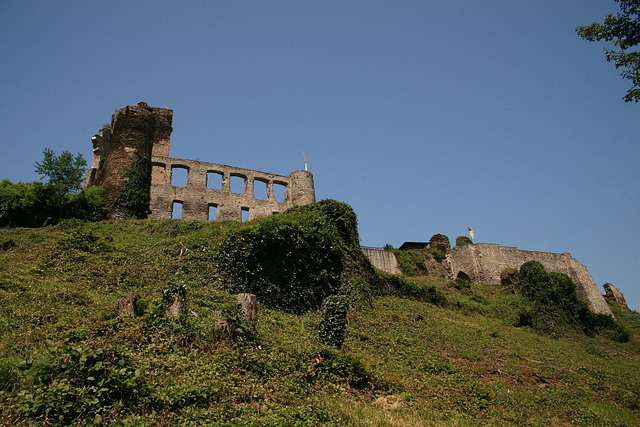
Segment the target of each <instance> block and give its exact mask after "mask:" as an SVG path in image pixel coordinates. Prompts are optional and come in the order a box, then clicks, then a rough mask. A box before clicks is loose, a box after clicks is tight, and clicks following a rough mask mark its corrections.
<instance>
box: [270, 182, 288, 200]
mask: <svg viewBox="0 0 640 427" xmlns="http://www.w3.org/2000/svg"><path fill="white" fill-rule="evenodd" d="M286 192H287V186H286V185H284V184H277V183H273V196H274V197H275V198H276V201H277V202H278V203H284V196H285V193H286Z"/></svg>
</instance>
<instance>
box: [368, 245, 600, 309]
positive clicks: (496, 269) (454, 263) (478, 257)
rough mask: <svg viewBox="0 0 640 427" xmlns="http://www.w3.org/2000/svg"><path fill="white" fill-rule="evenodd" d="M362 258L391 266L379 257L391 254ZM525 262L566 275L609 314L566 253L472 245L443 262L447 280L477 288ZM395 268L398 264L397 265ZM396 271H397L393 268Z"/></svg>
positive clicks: (590, 301) (589, 280)
mask: <svg viewBox="0 0 640 427" xmlns="http://www.w3.org/2000/svg"><path fill="white" fill-rule="evenodd" d="M371 252H381V253H382V252H385V253H384V254H377V256H376V254H372V253H371ZM365 254H366V255H367V256H368V257H369V259H370V260H371V262H372V264H373V265H374V266H375V267H376V268H378V269H381V270H384V271H388V272H389V273H394V272H395V271H389V270H387V266H388V265H392V264H393V262H392V261H390V260H388V259H385V262H384V263H381V262H380V259H383V258H382V256H383V255H384V256H386V257H389V256H393V252H391V251H381V250H380V251H375V250H368V251H365ZM527 261H538V262H540V263H541V264H542V265H544V267H545V268H546V269H547V271H557V272H559V273H565V274H566V275H568V276H569V277H571V280H573V282H574V283H575V285H576V293H577V294H578V296H579V297H580V298H581V299H582V300H583V301H585V302H587V304H589V308H590V309H591V310H592V311H594V312H596V313H605V314H610V315H612V313H611V309H610V308H609V306H608V305H607V303H606V301H605V300H604V297H603V295H602V294H601V293H600V291H599V290H598V286H597V285H596V283H595V281H594V280H593V277H591V274H590V273H589V270H587V267H585V266H584V265H582V264H580V263H579V262H578V261H576V260H575V259H574V258H573V257H571V255H570V254H568V253H563V254H555V253H550V252H536V251H522V250H520V249H518V248H513V247H505V246H500V245H496V244H489V243H475V244H473V245H465V246H456V247H454V248H453V249H452V250H451V252H449V253H448V254H447V257H446V259H445V260H443V261H442V264H443V266H444V267H445V268H446V271H447V273H448V274H447V275H448V277H449V278H450V279H456V278H457V277H465V276H466V277H468V278H469V279H470V280H471V281H472V282H474V283H479V284H498V283H500V273H501V272H502V271H503V270H504V269H505V268H517V269H519V268H520V266H522V264H524V263H525V262H527ZM396 265H397V264H396ZM396 268H397V267H396Z"/></svg>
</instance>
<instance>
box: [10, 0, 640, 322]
mask: <svg viewBox="0 0 640 427" xmlns="http://www.w3.org/2000/svg"><path fill="white" fill-rule="evenodd" d="M617 10H618V4H617V3H615V2H614V1H612V0H611V1H603V0H598V1H596V0H563V1H557V0H538V1H535V2H534V1H527V2H521V1H513V0H509V1H508V0H486V1H482V2H479V1H477V0H449V1H428V0H423V1H346V0H342V1H321V2H318V1H305V0H295V1H277V0H274V1H269V2H266V1H184V2H175V1H164V0H153V1H150V0H147V1H143V0H128V1H117V0H116V1H109V2H89V1H64V0H60V1H56V2H51V1H30V0H20V1H7V0H0V52H2V64H1V65H0V81H1V82H2V92H1V93H2V96H1V97H0V144H1V147H2V155H0V168H1V170H2V173H1V174H0V177H2V178H8V179H11V180H12V181H33V180H36V179H38V175H37V174H36V173H35V172H34V170H33V165H34V163H35V162H36V161H38V160H40V159H41V158H42V150H43V149H44V148H45V147H49V148H51V149H53V150H54V151H56V152H58V153H59V152H62V151H63V150H69V151H71V152H73V153H77V152H80V153H82V154H83V155H84V156H85V158H87V159H88V160H90V158H91V136H92V135H93V134H94V133H96V131H97V130H98V129H99V128H100V127H101V126H102V125H103V124H104V123H108V122H110V120H111V115H112V114H113V112H114V110H116V109H118V108H121V107H123V106H125V105H131V104H137V103H138V102H139V101H146V102H147V103H149V105H152V106H157V107H164V106H166V107H169V108H172V109H173V110H174V121H173V127H174V132H173V135H172V140H171V141H172V142H171V153H170V154H171V156H172V157H179V158H190V159H199V160H202V161H209V162H213V163H222V164H228V165H232V166H238V167H244V168H250V169H258V170H262V171H267V172H272V173H277V174H283V175H288V174H289V173H290V172H292V171H294V170H296V169H301V168H302V167H303V162H302V152H303V151H304V152H305V153H306V156H307V160H308V164H309V170H310V171H311V172H312V173H313V174H314V177H315V184H316V193H317V197H318V199H324V198H332V199H336V200H339V201H343V202H346V203H349V204H350V205H351V206H353V208H354V209H355V211H356V213H357V215H358V220H359V231H360V236H361V240H362V244H364V245H369V246H382V245H384V244H385V243H391V244H392V245H394V246H396V247H397V246H399V245H400V244H401V243H402V242H403V241H426V240H428V239H429V238H430V237H431V236H432V235H433V234H435V233H444V234H446V235H448V236H449V237H450V239H451V240H452V241H454V240H455V238H456V237H457V236H458V235H460V234H466V232H467V229H466V226H467V224H469V225H470V226H471V227H472V228H473V229H474V231H475V235H476V241H477V242H486V243H498V244H500V245H504V246H516V247H518V248H520V249H526V250H538V251H548V252H570V253H571V254H572V255H573V257H574V258H576V259H577V260H578V261H580V262H581V263H582V264H584V265H586V266H587V268H588V269H589V271H590V272H591V274H592V275H593V277H594V279H595V281H596V283H597V284H598V285H599V286H600V287H602V284H604V283H605V282H611V283H613V284H614V285H615V286H617V287H619V288H621V289H622V291H623V292H624V294H625V296H626V298H627V301H628V302H629V303H630V305H631V307H632V308H633V309H635V310H638V309H640V286H639V283H638V279H637V277H638V273H637V269H638V265H639V259H638V258H639V257H638V254H639V250H638V247H639V246H638V245H639V242H640V227H639V225H640V195H639V192H638V189H639V187H640V172H639V169H638V166H637V162H638V160H639V159H640V148H639V144H638V142H639V138H638V136H639V135H640V120H638V116H639V113H640V106H639V105H638V104H629V103H625V102H624V101H622V99H621V98H622V97H623V96H624V94H625V92H626V90H627V88H628V87H629V86H630V85H629V84H628V83H627V82H626V81H625V80H623V79H622V78H621V77H620V76H619V72H618V71H617V70H616V69H615V67H614V66H613V65H612V64H609V63H607V62H606V61H605V59H604V53H603V47H604V45H603V44H601V43H589V42H586V41H583V40H582V39H580V37H578V36H577V35H576V34H575V27H576V26H578V25H584V24H588V23H591V22H593V21H602V19H603V17H604V16H605V15H606V14H607V13H611V12H615V11H617ZM601 291H602V289H601Z"/></svg>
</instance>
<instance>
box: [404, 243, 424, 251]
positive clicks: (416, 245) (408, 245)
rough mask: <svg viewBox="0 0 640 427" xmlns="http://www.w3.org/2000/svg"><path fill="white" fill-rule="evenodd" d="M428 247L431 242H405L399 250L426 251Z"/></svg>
mask: <svg viewBox="0 0 640 427" xmlns="http://www.w3.org/2000/svg"><path fill="white" fill-rule="evenodd" d="M428 245H429V242H404V243H403V244H402V245H400V247H399V248H398V249H400V250H401V251H415V250H419V249H425V248H426V247H427V246H428Z"/></svg>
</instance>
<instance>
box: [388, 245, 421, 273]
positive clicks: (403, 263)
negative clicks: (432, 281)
mask: <svg viewBox="0 0 640 427" xmlns="http://www.w3.org/2000/svg"><path fill="white" fill-rule="evenodd" d="M393 253H394V254H395V255H396V260H397V262H398V268H399V269H400V271H402V274H404V275H405V276H409V277H412V276H426V275H428V274H429V272H428V271H427V265H426V264H425V255H424V254H423V253H422V252H417V251H401V250H394V251H393Z"/></svg>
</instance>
